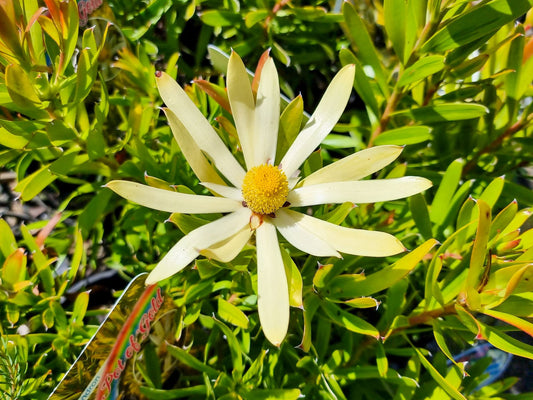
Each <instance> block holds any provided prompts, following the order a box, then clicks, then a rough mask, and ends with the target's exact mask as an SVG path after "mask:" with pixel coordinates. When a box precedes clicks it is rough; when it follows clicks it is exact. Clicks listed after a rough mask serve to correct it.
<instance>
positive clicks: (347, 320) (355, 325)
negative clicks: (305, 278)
mask: <svg viewBox="0 0 533 400" xmlns="http://www.w3.org/2000/svg"><path fill="white" fill-rule="evenodd" d="M321 306H322V309H323V310H324V311H325V312H326V314H327V316H328V317H329V318H331V320H332V321H333V322H335V323H336V324H338V325H340V326H343V327H344V328H346V329H348V330H349V331H351V332H355V333H359V334H361V335H368V336H372V337H373V338H376V339H379V337H380V334H379V331H378V330H377V329H376V328H375V327H374V326H373V325H371V324H369V323H368V322H366V321H365V320H364V319H362V318H359V317H357V316H356V315H353V314H351V313H349V312H347V311H344V310H343V309H342V308H340V307H339V306H337V305H335V304H333V303H331V302H329V301H323V302H322V303H321Z"/></svg>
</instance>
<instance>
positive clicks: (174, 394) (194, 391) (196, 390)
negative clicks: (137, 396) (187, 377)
mask: <svg viewBox="0 0 533 400" xmlns="http://www.w3.org/2000/svg"><path fill="white" fill-rule="evenodd" d="M139 391H140V392H141V393H142V394H143V395H145V396H147V397H148V398H150V399H153V400H174V399H183V398H186V399H190V398H191V396H194V398H200V397H202V398H204V397H207V393H208V390H207V386H205V385H196V386H190V387H186V388H182V389H154V388H150V387H146V386H141V387H139Z"/></svg>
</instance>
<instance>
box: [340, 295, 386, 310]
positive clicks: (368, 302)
mask: <svg viewBox="0 0 533 400" xmlns="http://www.w3.org/2000/svg"><path fill="white" fill-rule="evenodd" d="M380 303H381V302H380V301H378V300H376V299H375V298H373V297H356V298H355V299H351V300H347V301H345V302H344V304H346V305H348V306H350V307H354V308H374V309H377V308H378V307H379V305H380Z"/></svg>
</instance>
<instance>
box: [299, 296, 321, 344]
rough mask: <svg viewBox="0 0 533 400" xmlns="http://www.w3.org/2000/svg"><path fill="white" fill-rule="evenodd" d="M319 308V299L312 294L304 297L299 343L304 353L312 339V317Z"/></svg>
mask: <svg viewBox="0 0 533 400" xmlns="http://www.w3.org/2000/svg"><path fill="white" fill-rule="evenodd" d="M319 306H320V298H319V297H318V296H316V295H314V294H310V295H308V296H305V299H304V312H303V314H304V333H303V335H302V343H300V346H299V347H300V348H301V349H302V350H303V351H305V352H306V353H307V352H308V351H309V349H310V348H311V344H312V337H311V327H312V321H313V317H314V315H315V313H316V311H317V310H318V307H319Z"/></svg>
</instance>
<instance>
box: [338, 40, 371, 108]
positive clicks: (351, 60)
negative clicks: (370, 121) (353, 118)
mask: <svg viewBox="0 0 533 400" xmlns="http://www.w3.org/2000/svg"><path fill="white" fill-rule="evenodd" d="M339 59H340V60H341V63H342V65H343V66H345V65H348V64H355V79H354V84H353V85H354V88H355V91H356V92H357V94H358V95H359V96H360V97H361V99H362V100H363V102H364V103H365V105H366V106H367V107H369V108H370V109H371V110H372V113H374V115H375V116H378V115H380V112H379V107H378V102H377V100H376V93H374V90H373V89H372V85H371V83H370V79H369V78H368V76H366V74H365V69H364V67H363V64H361V62H360V61H359V60H358V59H357V58H356V57H355V55H354V54H353V53H352V52H351V51H350V50H348V49H341V51H340V52H339Z"/></svg>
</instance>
